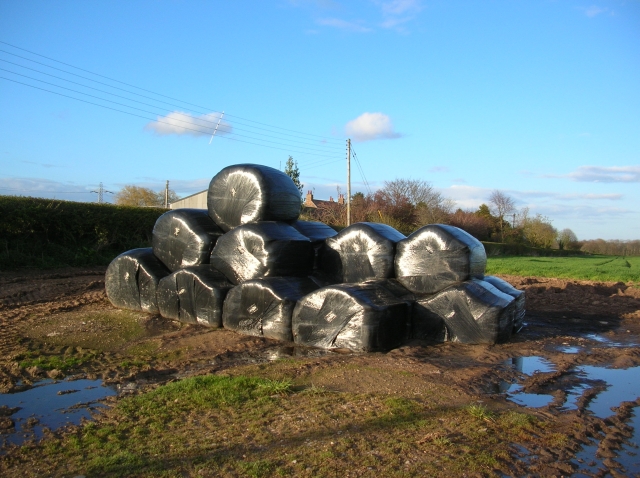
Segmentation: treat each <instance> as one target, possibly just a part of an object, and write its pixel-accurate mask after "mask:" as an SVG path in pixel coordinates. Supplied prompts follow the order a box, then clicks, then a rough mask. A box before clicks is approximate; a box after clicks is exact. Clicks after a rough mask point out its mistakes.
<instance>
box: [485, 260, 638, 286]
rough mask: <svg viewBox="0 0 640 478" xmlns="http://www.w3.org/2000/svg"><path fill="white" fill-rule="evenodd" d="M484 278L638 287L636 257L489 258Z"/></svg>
mask: <svg viewBox="0 0 640 478" xmlns="http://www.w3.org/2000/svg"><path fill="white" fill-rule="evenodd" d="M487 274H510V275H518V276H539V277H559V278H560V277H561V278H568V279H582V280H593V281H612V282H625V283H627V282H634V283H636V284H638V283H640V257H619V256H600V255H594V256H576V257H514V256H510V257H489V258H488V259H487Z"/></svg>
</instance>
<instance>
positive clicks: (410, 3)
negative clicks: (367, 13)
mask: <svg viewBox="0 0 640 478" xmlns="http://www.w3.org/2000/svg"><path fill="white" fill-rule="evenodd" d="M377 3H378V4H379V5H380V7H381V8H382V13H383V14H385V15H403V14H406V13H414V14H415V13H418V12H419V11H420V10H422V5H421V4H420V3H421V2H420V1H419V0H391V1H388V2H377Z"/></svg>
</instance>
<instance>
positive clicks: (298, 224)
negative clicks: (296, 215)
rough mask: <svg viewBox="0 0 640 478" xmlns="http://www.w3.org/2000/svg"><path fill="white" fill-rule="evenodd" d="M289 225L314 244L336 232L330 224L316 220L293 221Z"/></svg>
mask: <svg viewBox="0 0 640 478" xmlns="http://www.w3.org/2000/svg"><path fill="white" fill-rule="evenodd" d="M291 227H293V228H294V229H295V230H296V231H298V232H299V233H300V234H302V235H303V236H305V237H308V238H309V240H310V241H311V242H312V244H314V245H316V244H321V243H322V242H324V240H325V239H327V238H329V237H333V236H335V235H337V234H338V233H337V232H336V230H335V229H334V228H332V227H331V226H327V225H326V224H325V223H324V222H318V221H294V222H292V223H291Z"/></svg>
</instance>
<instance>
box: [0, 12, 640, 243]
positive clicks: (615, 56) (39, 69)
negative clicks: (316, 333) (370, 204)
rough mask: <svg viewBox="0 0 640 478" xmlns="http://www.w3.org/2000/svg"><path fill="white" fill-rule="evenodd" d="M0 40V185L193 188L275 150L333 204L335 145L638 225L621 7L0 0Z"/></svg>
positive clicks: (632, 229)
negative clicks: (166, 185)
mask: <svg viewBox="0 0 640 478" xmlns="http://www.w3.org/2000/svg"><path fill="white" fill-rule="evenodd" d="M594 2H595V3H594ZM0 41H1V42H4V43H0V50H2V51H0V68H2V70H0V77H3V78H0V131H1V133H0V194H22V195H27V196H28V195H30V196H41V197H56V198H59V199H71V200H82V201H95V200H96V194H94V193H91V192H90V191H92V190H96V189H97V187H98V184H99V183H100V182H102V183H103V184H104V187H105V188H106V189H107V190H109V191H114V192H116V191H118V190H119V189H120V188H121V187H122V186H124V185H125V184H135V185H139V186H145V187H151V188H153V189H155V190H160V189H162V188H163V187H164V183H165V181H166V180H169V181H170V184H171V186H172V188H174V189H175V190H176V192H178V194H180V195H188V194H192V193H194V192H197V191H200V190H202V189H205V188H206V187H207V186H208V183H209V181H210V180H211V178H212V177H213V176H214V175H215V174H216V173H217V172H218V171H219V170H220V169H222V168H223V167H225V166H227V165H230V164H236V163H260V164H266V165H270V166H273V167H276V168H279V167H281V165H282V166H284V163H285V162H286V160H287V158H288V156H289V155H291V156H293V157H294V159H295V160H297V161H298V165H299V168H300V171H301V179H302V182H303V183H305V189H313V190H314V191H315V196H316V197H318V198H328V197H329V196H334V197H335V196H336V195H337V188H340V190H341V191H342V192H345V190H346V165H345V140H346V139H347V138H351V139H352V141H353V147H354V149H355V151H356V154H357V157H358V159H359V162H360V165H361V166H362V170H363V171H364V176H365V177H366V179H367V181H368V184H369V186H370V188H371V189H372V190H375V189H377V188H379V187H381V186H382V185H383V183H384V181H386V180H391V179H394V178H414V179H423V180H426V181H429V182H431V183H432V184H433V186H434V187H436V188H437V189H438V190H439V191H441V192H442V193H443V194H444V195H445V196H446V197H449V198H451V199H453V200H454V201H456V203H457V205H458V206H459V207H462V208H463V209H475V208H477V207H478V205H480V204H481V203H483V202H487V200H488V196H489V195H490V193H491V192H492V191H493V190H495V189H499V190H501V191H503V192H504V193H506V194H508V195H510V196H511V197H513V198H514V200H515V201H516V204H517V206H518V208H524V207H528V208H529V211H530V214H537V213H540V214H542V215H544V216H547V217H548V218H549V219H550V220H551V221H552V224H553V225H554V226H555V227H556V228H558V229H563V228H566V227H568V228H571V229H572V230H573V231H574V232H575V233H576V234H577V235H578V237H579V238H580V239H594V238H598V237H600V238H604V239H638V238H640V187H639V186H640V1H638V0H633V1H630V0H627V1H606V0H587V1H584V2H582V1H579V0H575V1H571V0H557V1H550V0H540V1H537V0H530V1H513V0H510V1H501V0H487V1H482V2H480V1H471V0H469V1H455V0H449V1H444V0H443V1H428V0H420V1H419V0H395V1H383V0H361V1H357V0H352V1H349V2H346V1H344V2H341V1H332V0H325V1H323V0H317V1H311V0H308V1H305V0H289V1H287V0H279V1H278V0H275V1H271V2H270V1H264V2H262V1H261V2H258V1H253V2H250V1H235V2H221V1H186V0H184V1H179V0H173V1H169V0H166V1H132V2H114V1H112V0H110V1H100V0H95V1H91V2H81V1H77V0H76V1H64V0H61V1H56V2H49V1H34V0H22V1H20V2H15V1H13V0H0ZM25 50H26V51H25ZM38 55H43V56H38ZM36 62H38V63H36ZM60 62H63V63H60ZM52 67H53V68H52ZM54 68H57V69H54ZM78 68H80V69H78ZM96 74H97V75H102V76H97V75H96ZM20 75H22V76H20ZM51 75H53V76H51ZM76 75H80V76H76ZM56 77H57V78H56ZM38 80H40V81H38ZM114 80H117V81H114ZM71 81H73V82H74V83H71ZM17 82H21V83H17ZM43 82H48V83H43ZM98 82H100V83H98ZM119 82H121V83H119ZM27 85H31V86H27ZM56 85H57V86H56ZM33 86H35V87H37V88H41V89H36V88H34V87H33ZM61 87H64V88H68V89H62V88H61ZM88 87H91V88H93V89H89V88H88ZM114 87H115V88H114ZM136 87H137V88H136ZM116 88H119V89H116ZM43 89H44V90H50V91H44V90H43ZM52 92H56V93H58V94H54V93H52ZM82 93H86V94H90V95H94V97H90V96H87V95H86V94H82ZM61 95H67V96H61ZM114 95H119V96H114ZM159 95H164V96H159ZM69 97H73V98H80V99H83V100H84V101H89V102H92V103H96V104H100V105H102V106H103V107H101V106H97V105H95V104H89V103H86V102H81V101H78V100H77V99H73V98H69ZM96 97H97V98H96ZM105 99H109V100H110V101H111V102H107V101H105ZM113 102H117V103H120V104H116V103H113ZM143 103H144V104H143ZM196 105H197V106H196ZM104 106H106V107H107V108H113V109H107V108H105V107H104ZM133 108H139V109H133ZM115 110H120V111H115ZM141 110H144V111H141ZM123 111H124V112H127V113H129V114H126V113H123ZM223 111H224V115H223V116H222V117H221V112H223ZM134 115H138V116H134ZM218 121H219V124H218ZM216 125H217V126H218V130H217V131H216V136H215V137H214V138H213V139H211V133H212V132H213V130H214V129H215V126H216ZM251 143H253V144H251ZM352 174H353V186H352V190H353V192H355V191H363V192H365V193H366V192H367V187H366V186H365V185H364V183H363V177H362V175H361V173H360V170H359V169H358V168H357V165H356V164H354V165H353V169H352ZM110 197H111V196H110V195H107V198H110Z"/></svg>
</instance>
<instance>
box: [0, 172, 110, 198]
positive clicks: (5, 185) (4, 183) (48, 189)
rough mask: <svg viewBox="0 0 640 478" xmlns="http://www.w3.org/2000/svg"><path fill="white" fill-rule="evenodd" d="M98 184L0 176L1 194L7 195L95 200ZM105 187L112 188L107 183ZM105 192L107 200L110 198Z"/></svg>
mask: <svg viewBox="0 0 640 478" xmlns="http://www.w3.org/2000/svg"><path fill="white" fill-rule="evenodd" d="M97 188H98V185H97V184H95V185H93V187H92V186H91V185H88V186H82V185H78V184H75V183H73V182H70V181H69V182H60V181H52V180H50V179H44V178H16V177H4V178H0V194H3V195H7V196H27V197H28V196H30V197H38V198H48V199H64V200H66V201H85V202H95V201H96V199H97V197H98V195H97V194H95V193H92V192H91V191H92V190H96V189H97ZM105 189H107V190H110V189H111V188H110V187H108V186H106V185H105ZM110 196H111V195H110V194H105V196H104V199H105V201H109V200H110Z"/></svg>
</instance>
